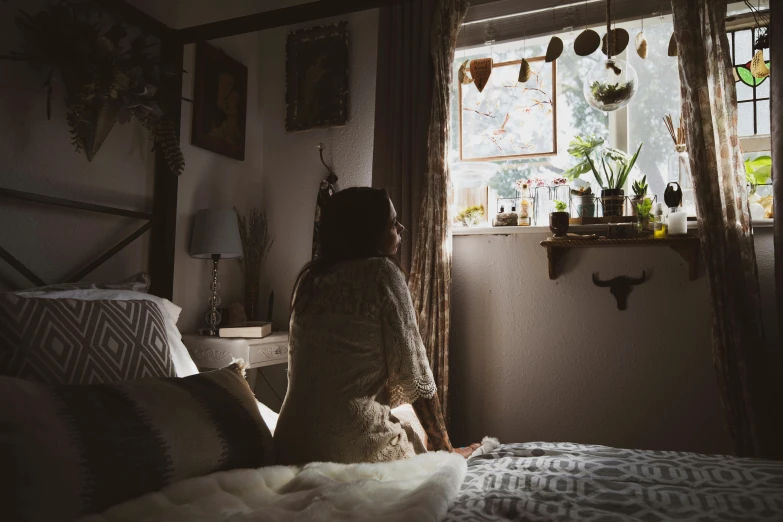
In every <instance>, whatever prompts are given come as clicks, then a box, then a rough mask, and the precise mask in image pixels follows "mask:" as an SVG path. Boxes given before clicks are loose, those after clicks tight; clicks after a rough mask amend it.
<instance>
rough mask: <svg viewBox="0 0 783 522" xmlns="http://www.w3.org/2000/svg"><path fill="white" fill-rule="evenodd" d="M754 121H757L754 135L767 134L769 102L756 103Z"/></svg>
mask: <svg viewBox="0 0 783 522" xmlns="http://www.w3.org/2000/svg"><path fill="white" fill-rule="evenodd" d="M767 83H769V82H767ZM756 121H757V132H756V134H769V123H770V115H769V100H764V101H760V102H756Z"/></svg>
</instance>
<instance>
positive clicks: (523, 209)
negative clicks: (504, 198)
mask: <svg viewBox="0 0 783 522" xmlns="http://www.w3.org/2000/svg"><path fill="white" fill-rule="evenodd" d="M531 207H532V205H531V204H530V189H528V187H527V183H523V184H522V192H521V194H520V197H519V226H521V227H529V226H530V210H531Z"/></svg>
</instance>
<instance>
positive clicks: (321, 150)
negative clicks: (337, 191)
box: [316, 142, 338, 185]
mask: <svg viewBox="0 0 783 522" xmlns="http://www.w3.org/2000/svg"><path fill="white" fill-rule="evenodd" d="M316 148H317V149H318V155H319V156H320V158H321V163H323V166H324V167H326V170H327V171H329V176H327V178H326V181H327V182H328V183H329V184H330V185H334V184H335V183H337V180H338V178H337V174H335V173H334V171H333V170H332V168H331V167H330V166H329V165H327V164H326V162H325V161H324V150H326V145H324V144H323V142H322V143H319V144H318V146H317V147H316Z"/></svg>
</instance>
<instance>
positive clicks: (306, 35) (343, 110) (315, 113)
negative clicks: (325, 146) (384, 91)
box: [285, 21, 348, 132]
mask: <svg viewBox="0 0 783 522" xmlns="http://www.w3.org/2000/svg"><path fill="white" fill-rule="evenodd" d="M285 97H286V121H285V128H286V130H287V131H289V132H293V131H301V130H306V129H313V128H317V127H337V126H341V125H345V124H346V123H347V122H348V22H345V21H343V22H338V23H336V24H333V25H326V26H322V27H311V28H309V29H301V30H299V31H293V32H291V33H289V35H288V41H287V43H286V93H285Z"/></svg>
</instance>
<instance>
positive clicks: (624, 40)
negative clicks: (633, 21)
mask: <svg viewBox="0 0 783 522" xmlns="http://www.w3.org/2000/svg"><path fill="white" fill-rule="evenodd" d="M611 33H612V42H613V43H612V45H614V50H613V51H612V55H613V56H616V55H618V54H620V53H621V52H623V51H625V48H626V47H628V42H630V41H631V36H630V35H629V34H628V31H626V30H625V29H612V31H611ZM608 35H609V32H607V33H606V34H605V35H604V38H603V40H601V52H602V53H604V54H605V55H606V56H607V57H609V53H607V52H606V44H607V41H608V40H609V39H608V38H607V36H608Z"/></svg>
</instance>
